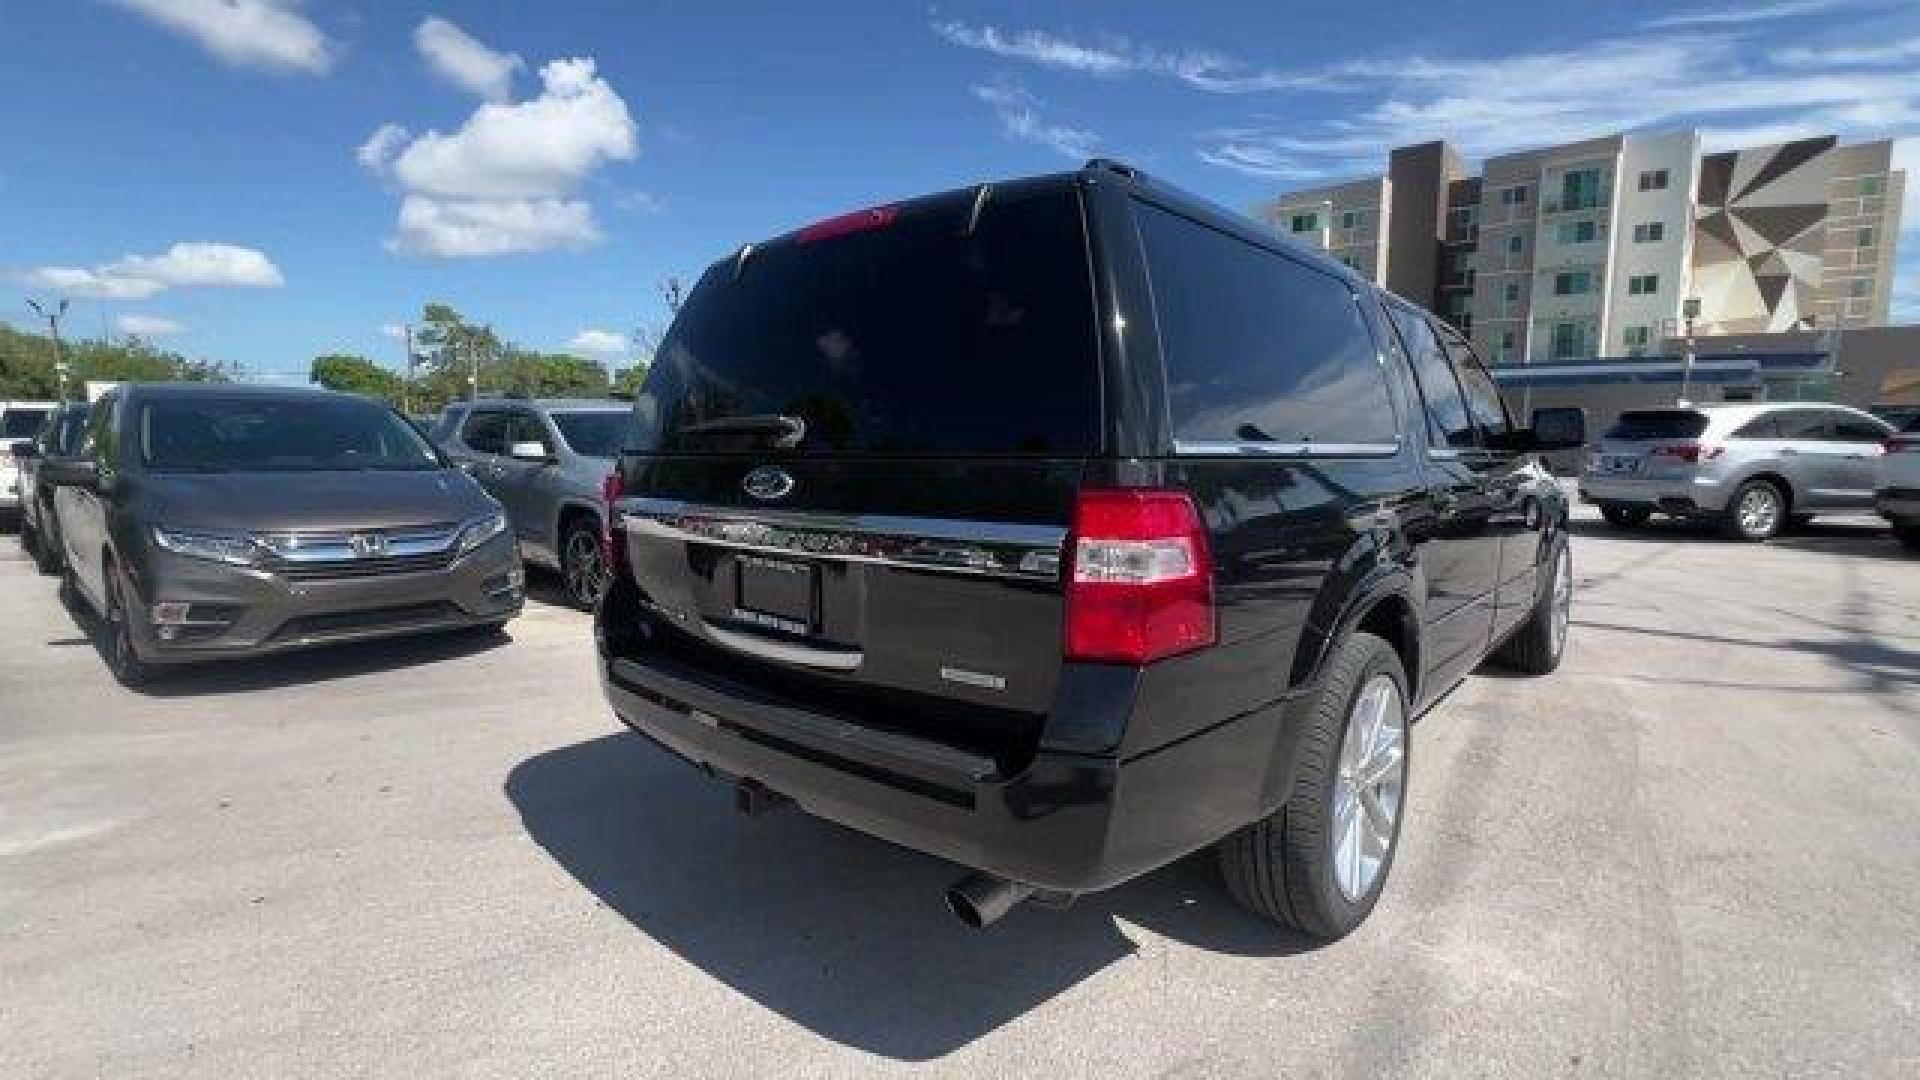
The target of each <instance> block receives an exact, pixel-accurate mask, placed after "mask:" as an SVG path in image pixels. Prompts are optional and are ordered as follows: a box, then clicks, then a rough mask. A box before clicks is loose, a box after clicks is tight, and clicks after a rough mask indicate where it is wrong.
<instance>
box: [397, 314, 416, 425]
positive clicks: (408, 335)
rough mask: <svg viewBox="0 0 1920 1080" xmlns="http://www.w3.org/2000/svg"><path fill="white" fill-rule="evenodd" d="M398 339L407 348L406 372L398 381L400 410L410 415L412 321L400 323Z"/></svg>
mask: <svg viewBox="0 0 1920 1080" xmlns="http://www.w3.org/2000/svg"><path fill="white" fill-rule="evenodd" d="M400 341H401V343H402V345H403V347H404V348H405V349H406V350H407V366H406V368H405V369H404V370H405V372H406V374H405V375H404V376H403V380H404V381H402V382H401V383H400V411H401V412H404V413H407V414H409V415H411V414H412V413H413V324H412V323H401V324H400Z"/></svg>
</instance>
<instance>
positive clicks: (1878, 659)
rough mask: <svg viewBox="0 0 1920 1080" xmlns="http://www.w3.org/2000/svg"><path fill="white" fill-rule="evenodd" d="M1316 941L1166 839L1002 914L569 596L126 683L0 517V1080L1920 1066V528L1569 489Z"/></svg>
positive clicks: (1417, 739)
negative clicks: (435, 632)
mask: <svg viewBox="0 0 1920 1080" xmlns="http://www.w3.org/2000/svg"><path fill="white" fill-rule="evenodd" d="M1577 526H1578V529H1579V532H1580V536H1579V538H1578V542H1577V546H1576V549H1575V550H1576V560H1577V561H1576V572H1577V576H1578V580H1579V583H1580V593H1579V597H1578V600H1577V603H1576V608H1575V613H1574V620H1575V637H1574V638H1573V640H1572V645H1571V648H1572V652H1571V654H1570V657H1569V660H1568V663H1567V666H1566V667H1564V668H1563V669H1562V671H1561V672H1560V673H1559V674H1558V675H1556V676H1554V677H1551V678H1548V679H1545V680H1525V679H1516V678H1509V677H1503V676H1500V675H1497V674H1491V673H1488V674H1482V675H1478V676H1476V677H1474V678H1473V679H1471V680H1470V681H1469V682H1468V683H1467V684H1466V685H1465V686H1463V687H1462V688H1461V689H1460V690H1459V691H1458V692H1457V693H1455V694H1454V695H1453V697H1452V698H1450V699H1449V700H1448V701H1447V702H1445V703H1444V704H1443V705H1442V706H1441V707H1440V708H1439V709H1438V710H1437V711H1435V712H1434V713H1433V714H1431V715H1430V716H1428V717H1427V718H1426V719H1425V720H1424V721H1422V723H1421V724H1420V725H1419V726H1418V727H1417V728H1416V729H1415V734H1414V743H1413V755H1414V757H1413V762H1414V765H1413V768H1414V780H1413V788H1412V793H1411V796H1410V799H1411V803H1410V806H1411V809H1410V817H1409V818H1408V823H1407V829H1406V833H1405V837H1404V842H1403V850H1402V852H1401V855H1400V862H1399V864H1398V866H1397V867H1396V869H1395V871H1394V877H1393V880H1392V881H1391V882H1390V884H1389V886H1388V891H1387V895H1386V897H1385V899H1384V900H1383V901H1382V904H1381V906H1380V908H1379V909H1378V911H1376V913H1375V914H1374V917H1373V919H1372V920H1371V921H1370V922H1369V923H1368V924H1366V925H1365V926H1364V927H1362V929H1361V930H1360V931H1359V932H1358V933H1357V934H1356V935H1354V936H1353V937H1352V938H1349V939H1348V940H1346V941H1344V942H1341V943H1339V944H1336V945H1333V946H1331V947H1327V948H1321V949H1317V950H1316V949H1307V948H1305V947H1304V945H1303V944H1302V943H1301V942H1299V941H1297V940H1295V939H1292V938H1289V937H1287V936H1285V935H1283V934H1281V933H1280V932H1278V931H1276V930H1274V929H1271V928H1269V927H1268V926H1267V925H1265V924H1263V923H1261V922H1259V921H1257V920H1255V919H1254V918H1252V917H1250V916H1247V915H1243V914H1242V913H1240V912H1239V911H1238V910H1237V909H1236V908H1234V907H1233V906H1232V905H1231V903H1230V902H1229V901H1228V900H1227V899H1226V897H1225V895H1224V893H1223V892H1222V891H1221V890H1220V889H1219V888H1218V886H1217V883H1216V881H1215V877H1214V871H1213V867H1212V863H1211V861H1210V860H1208V859H1204V858H1196V859H1190V860H1187V861H1186V862H1184V863H1181V864H1179V865H1176V866H1174V867H1171V868H1169V869H1167V870H1165V871H1163V872H1160V873H1158V874H1154V875H1151V876H1149V877H1147V878H1144V879H1141V880H1139V881H1136V882H1134V883H1133V884H1131V885H1128V886H1126V887H1124V888H1122V889H1119V890H1117V891H1115V892H1113V893H1111V894H1108V895H1104V896H1097V897H1091V898H1088V899H1086V900H1083V901H1082V902H1081V903H1080V904H1078V905H1076V906H1075V907H1074V908H1072V909H1070V910H1067V911H1064V912H1058V911H1044V910H1024V911H1019V912H1016V913H1014V914H1013V915H1012V916H1010V917H1009V918H1008V919H1007V920H1006V921H1004V922H1003V923H1001V924H1000V925H999V926H998V927H996V928H995V929H993V930H992V931H991V932H988V933H986V934H979V933H975V932H972V931H969V930H967V929H965V928H964V927H963V926H961V925H960V924H959V923H958V922H957V921H955V920H953V919H952V918H951V917H950V916H948V915H947V914H946V913H945V911H944V910H943V909H942V907H941V902H940V891H941V889H942V888H943V887H944V886H945V885H946V884H947V883H948V882H949V881H950V880H951V879H952V878H953V877H954V876H955V875H956V871H955V870H954V869H953V868H952V867H950V866H948V865H945V864H943V863H940V862H938V861H936V860H934V859H931V858H927V857H924V856H921V855H917V854H913V853H910V852H906V851H902V850H898V849H895V848H891V847H889V846H887V845H884V844H882V843H879V842H877V841H872V840H869V839H866V838H864V837H862V836H859V835H855V834H852V833H849V832H845V831H843V830H840V829H838V828H836V827H833V826H830V825H827V824H824V823H821V822H817V821H814V820H811V819H808V818H806V817H804V816H801V815H798V814H792V813H786V814H775V815H772V816H769V817H766V818H761V819H757V820H750V819H746V818H743V817H741V816H738V815H736V814H735V813H734V812H733V810H732V808H731V807H732V803H731V793H730V792H729V791H728V790H727V789H725V788H724V787H722V786H720V785H717V784H714V783H712V782H710V781H707V780H705V779H704V778H702V777H700V776H699V775H697V774H696V773H694V772H693V771H692V770H690V769H688V768H686V767H685V766H683V765H680V764H678V763H676V762H674V761H672V760H670V759H669V758H667V757H665V756H664V755H662V754H661V753H659V752H657V751H655V750H653V749H651V748H650V747H649V746H648V745H646V744H644V743H642V742H641V741H640V740H638V739H637V738H635V737H631V736H627V735H623V734H620V733H619V732H618V731H617V730H616V725H615V723H614V722H613V720H612V719H611V717H610V715H609V713H608V711H607V709H606V707H605V705H604V703H603V702H602V699H601V697H600V693H599V690H598V688H597V686H596V684H595V682H594V677H593V662H592V651H591V640H590V637H589V628H588V620H587V618H586V616H584V615H580V614H577V613H574V612H571V611H567V610H564V609H562V608H559V607H557V606H553V605H550V604H544V603H534V604H532V605H530V606H529V610H528V614H527V615H526V617H524V618H522V619H521V620H519V621H517V622H516V623H514V624H513V625H512V627H511V629H510V635H509V637H504V638H502V637H494V638H488V637H475V636H471V635H469V636H465V637H456V638H443V639H437V640H416V641H410V642H399V643H384V644H378V645H369V646H364V647H354V648H348V649H336V650H332V651H329V652H321V653H310V654H305V655H300V656H294V657H286V658H281V659H277V660H273V661H269V662H261V663H250V664H242V665H234V666H229V667H226V668H221V669H209V670H206V671H201V672H195V673H191V674H186V675H182V676H181V677H178V678H175V679H173V680H170V681H168V682H165V683H163V684H161V685H160V686H159V687H158V688H156V689H155V690H153V691H152V692H150V693H146V694H137V693H133V692H130V691H126V690H122V689H120V688H119V687H117V686H116V685H115V684H114V683H112V681H111V680H110V679H109V677H108V676H107V674H106V672H105V670H104V668H103V667H102V665H101V662H100V660H99V658H98V656H97V655H96V654H95V652H94V650H93V648H92V647H91V645H90V644H89V641H88V638H87V636H86V634H85V633H84V632H83V630H82V628H81V627H80V626H79V625H78V624H77V623H76V621H75V618H74V616H73V615H72V614H71V613H70V612H69V611H68V610H66V609H65V608H64V607H63V606H62V605H61V603H60V602H59V601H58V600H57V599H56V590H55V587H54V582H53V580H52V579H49V578H43V577H40V576H38V575H37V574H35V573H34V572H33V570H32V567H31V566H30V565H29V564H28V563H27V562H26V561H25V560H24V559H23V558H22V557H21V556H20V555H19V554H18V551H17V549H16V548H15V547H14V545H13V543H12V537H11V536H8V537H6V538H4V540H0V1076H7V1077H39V1076H61V1077H65V1076H116V1077H123V1076H147V1075H166V1076H183V1075H184V1076H230V1077H262V1076H346V1075H382V1076H395V1075H405V1076H439V1075H462V1076H499V1077H526V1076H568V1077H580V1076H623V1077H630V1076H673V1077H691V1076H709V1075H711V1076H725V1077H733V1076H746V1075H780V1076H788V1077H799V1076H846V1075H856V1074H858V1075H865V1074H869V1073H875V1074H880V1073H902V1072H923V1073H928V1074H934V1075H952V1076H968V1077H974V1076H1028V1075H1047V1076H1099V1077H1120V1076H1128V1077H1130V1076H1203V1075H1204V1076H1249V1077H1252V1076H1259V1077H1275V1076H1313V1075H1347V1076H1376V1075H1389V1074H1393V1075H1416V1076H1417V1075H1426V1076H1463V1075H1476V1076H1486V1075H1501V1076H1514V1077H1544V1076H1623V1075H1634V1076H1661V1077H1667V1076H1714V1075H1743V1076H1844V1077H1861V1076H1913V1075H1917V1074H1920V933H1916V928H1920V841H1916V826H1917V825H1920V561H1916V560H1914V559H1912V558H1911V557H1907V556H1903V555H1902V554H1901V553H1900V551H1899V548H1898V547H1897V545H1895V544H1894V542H1893V541H1892V540H1891V538H1890V537H1889V536H1888V535H1887V533H1886V531H1885V529H1884V528H1882V527H1880V526H1879V525H1878V524H1877V523H1874V522H1870V521H1867V520H1864V519H1862V520H1859V521H1848V522H1838V523H1826V522H1821V523H1816V524H1815V525H1814V526H1812V527H1811V528H1810V529H1807V530H1802V531H1800V532H1798V533H1796V534H1793V535H1789V536H1787V537H1783V538H1782V539H1780V540H1779V541H1777V542H1775V543H1773V544H1771V545H1768V546H1766V547H1764V548H1750V547H1742V546H1734V545H1729V544H1726V543H1723V542H1722V541H1720V540H1718V539H1717V538H1714V537H1712V536H1710V535H1707V534H1702V533H1700V532H1698V531H1691V530H1688V529H1685V528H1683V527H1679V526H1669V527H1659V526H1656V527H1654V528H1652V529H1649V530H1647V531H1644V532H1640V533H1635V534H1630V535H1622V534H1617V533H1612V532H1609V531H1607V530H1605V529H1604V527H1603V526H1600V525H1599V524H1597V522H1596V521H1595V520H1594V518H1593V515H1592V514H1591V513H1590V512H1586V511H1582V513H1581V517H1580V521H1579V522H1578V523H1577Z"/></svg>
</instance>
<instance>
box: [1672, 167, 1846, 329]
mask: <svg viewBox="0 0 1920 1080" xmlns="http://www.w3.org/2000/svg"><path fill="white" fill-rule="evenodd" d="M1835 142H1836V140H1835V139H1834V138H1833V136H1830V135H1829V136H1826V137H1823V138H1818V139H1802V140H1800V141H1798V142H1790V143H1783V144H1781V145H1779V146H1761V147H1755V148H1753V149H1751V150H1737V151H1731V152H1729V153H1724V154H1711V155H1708V156H1706V157H1703V158H1701V159H1700V191H1699V203H1698V205H1699V209H1698V210H1697V211H1696V213H1697V215H1698V216H1697V217H1696V218H1695V220H1694V230H1693V292H1694V295H1696V296H1698V297H1699V298H1700V319H1699V322H1698V323H1697V324H1696V331H1697V332H1699V333H1706V334H1751V333H1761V332H1769V331H1780V330H1807V329H1811V328H1812V327H1813V320H1814V314H1815V306H1816V302H1817V300H1818V298H1819V292H1820V266H1821V261H1822V260H1821V255H1822V249H1824V248H1825V247H1826V236H1827V230H1826V220H1827V197H1828V192H1827V183H1828V181H1829V180H1830V179H1831V178H1832V175H1833V158H1832V155H1831V154H1830V153H1828V151H1830V150H1832V149H1833V147H1834V144H1835Z"/></svg>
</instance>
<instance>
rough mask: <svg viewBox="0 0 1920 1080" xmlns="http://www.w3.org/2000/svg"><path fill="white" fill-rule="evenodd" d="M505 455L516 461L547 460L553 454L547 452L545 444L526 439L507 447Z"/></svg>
mask: <svg viewBox="0 0 1920 1080" xmlns="http://www.w3.org/2000/svg"><path fill="white" fill-rule="evenodd" d="M507 456H508V457H510V458H513V459H514V460H516V461H548V460H551V459H552V457H553V455H552V454H550V453H548V452H547V444H546V443H541V442H534V441H532V440H528V441H527V442H517V443H514V444H512V445H510V446H508V447H507Z"/></svg>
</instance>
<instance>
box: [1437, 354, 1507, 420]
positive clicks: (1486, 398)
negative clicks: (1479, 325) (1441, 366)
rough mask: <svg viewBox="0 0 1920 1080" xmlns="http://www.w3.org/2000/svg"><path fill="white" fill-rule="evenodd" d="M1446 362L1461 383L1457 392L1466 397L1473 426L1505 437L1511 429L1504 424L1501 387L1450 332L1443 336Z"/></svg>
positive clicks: (1504, 408) (1505, 410)
mask: <svg viewBox="0 0 1920 1080" xmlns="http://www.w3.org/2000/svg"><path fill="white" fill-rule="evenodd" d="M1445 340H1446V343H1447V358H1448V359H1449V360H1451V361H1452V362H1453V373H1454V374H1455V375H1457V376H1458V377H1459V379H1460V389H1461V390H1462V391H1463V392H1465V394H1466V395H1467V412H1468V413H1469V414H1471V415H1472V416H1473V422H1474V423H1475V424H1477V425H1479V427H1480V430H1481V431H1484V432H1486V433H1487V434H1489V435H1504V434H1506V433H1507V431H1508V429H1509V428H1511V427H1512V425H1511V424H1509V423H1508V421H1507V405H1506V402H1505V401H1503V400H1501V398H1500V387H1499V385H1498V384H1496V383H1495V382H1494V381H1493V376H1491V375H1488V374H1487V369H1486V368H1484V367H1481V366H1480V359H1479V357H1476V356H1475V355H1473V349H1472V348H1471V347H1470V346H1468V345H1467V343H1466V342H1465V341H1463V340H1461V339H1460V338H1459V337H1457V336H1455V335H1454V334H1453V333H1451V332H1445Z"/></svg>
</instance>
